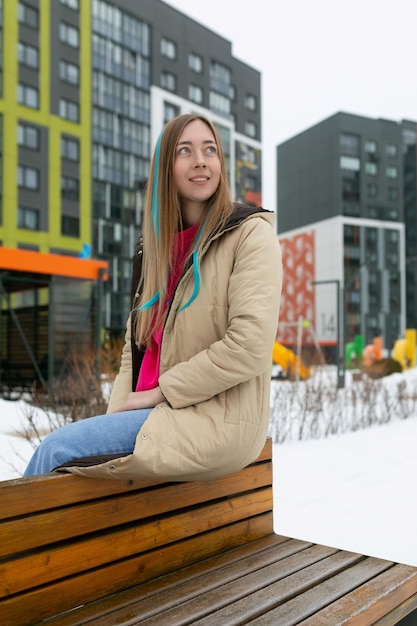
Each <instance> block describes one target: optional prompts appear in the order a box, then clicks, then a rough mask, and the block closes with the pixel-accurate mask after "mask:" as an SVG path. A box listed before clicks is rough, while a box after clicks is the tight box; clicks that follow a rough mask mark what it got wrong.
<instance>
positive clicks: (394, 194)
mask: <svg viewBox="0 0 417 626" xmlns="http://www.w3.org/2000/svg"><path fill="white" fill-rule="evenodd" d="M387 195H388V200H392V201H396V200H398V198H399V197H400V192H399V190H398V187H388V190H387Z"/></svg>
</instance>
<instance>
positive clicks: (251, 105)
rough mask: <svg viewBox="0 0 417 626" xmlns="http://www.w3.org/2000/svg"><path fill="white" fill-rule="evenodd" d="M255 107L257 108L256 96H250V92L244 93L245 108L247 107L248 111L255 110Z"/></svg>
mask: <svg viewBox="0 0 417 626" xmlns="http://www.w3.org/2000/svg"><path fill="white" fill-rule="evenodd" d="M256 108H257V100H256V96H252V95H251V94H246V96H245V109H247V110H248V111H256Z"/></svg>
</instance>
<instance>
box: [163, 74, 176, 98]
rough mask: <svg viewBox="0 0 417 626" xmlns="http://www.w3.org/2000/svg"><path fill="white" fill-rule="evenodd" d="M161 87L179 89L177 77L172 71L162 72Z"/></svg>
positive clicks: (168, 89)
mask: <svg viewBox="0 0 417 626" xmlns="http://www.w3.org/2000/svg"><path fill="white" fill-rule="evenodd" d="M161 87H162V89H166V90H167V91H173V92H174V93H175V92H176V90H177V77H176V76H175V74H172V73H171V72H161Z"/></svg>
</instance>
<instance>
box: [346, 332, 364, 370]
mask: <svg viewBox="0 0 417 626" xmlns="http://www.w3.org/2000/svg"><path fill="white" fill-rule="evenodd" d="M363 349H364V341H363V336H362V335H355V338H354V340H353V341H351V342H350V343H347V344H346V346H345V362H346V367H347V368H348V369H350V368H352V367H360V366H361V365H362V354H363Z"/></svg>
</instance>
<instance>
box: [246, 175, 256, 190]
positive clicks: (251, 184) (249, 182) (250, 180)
mask: <svg viewBox="0 0 417 626" xmlns="http://www.w3.org/2000/svg"><path fill="white" fill-rule="evenodd" d="M245 189H250V190H251V191H256V189H257V180H256V178H255V176H251V175H250V174H247V175H246V176H245Z"/></svg>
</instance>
